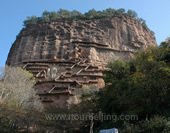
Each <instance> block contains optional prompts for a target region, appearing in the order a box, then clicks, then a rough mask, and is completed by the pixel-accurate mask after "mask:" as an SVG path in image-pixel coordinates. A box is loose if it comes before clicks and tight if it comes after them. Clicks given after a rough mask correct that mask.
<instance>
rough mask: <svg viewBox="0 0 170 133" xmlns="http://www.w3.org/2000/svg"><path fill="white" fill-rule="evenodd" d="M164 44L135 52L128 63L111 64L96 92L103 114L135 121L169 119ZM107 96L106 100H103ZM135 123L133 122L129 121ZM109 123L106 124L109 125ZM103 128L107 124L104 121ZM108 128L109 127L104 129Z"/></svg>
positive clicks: (169, 84) (169, 76)
mask: <svg viewBox="0 0 170 133" xmlns="http://www.w3.org/2000/svg"><path fill="white" fill-rule="evenodd" d="M168 53H169V48H168V45H167V44H164V45H163V46H162V45H161V46H160V47H152V48H148V49H147V50H146V51H140V52H137V53H136V55H135V58H133V59H131V60H130V61H128V62H124V61H113V62H111V63H109V64H108V68H109V69H108V70H106V71H104V75H105V78H104V79H105V83H106V87H105V88H104V89H103V90H102V91H100V92H99V98H98V99H99V100H98V105H99V109H101V110H102V112H103V113H106V114H111V115H114V114H116V115H118V116H119V115H121V114H126V115H137V116H138V120H139V121H142V120H145V119H148V120H150V119H152V118H153V117H154V115H159V116H161V117H165V118H168V117H169V116H170V110H169V108H170V103H169V101H170V64H169V61H168V59H169V57H167V54H168ZM106 97H107V98H106ZM119 122H120V121H118V122H117V124H119V126H120V127H121V123H122V122H120V123H119ZM133 123H135V122H133ZM113 124H115V123H113V122H112V121H110V125H113ZM106 125H109V122H107V124H106ZM108 128H110V127H108Z"/></svg>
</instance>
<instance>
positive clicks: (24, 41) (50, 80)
mask: <svg viewBox="0 0 170 133" xmlns="http://www.w3.org/2000/svg"><path fill="white" fill-rule="evenodd" d="M149 46H156V40H155V37H154V35H153V33H152V32H151V31H150V30H148V29H147V28H146V27H144V26H143V25H141V24H140V23H139V22H138V21H137V20H135V19H133V18H130V17H128V16H113V17H109V18H102V19H94V20H77V21H76V20H62V19H61V20H58V21H55V22H43V23H38V24H36V25H30V26H28V27H27V28H24V29H22V31H21V32H20V34H19V35H18V36H17V39H16V41H15V42H14V44H13V45H12V47H11V50H10V53H9V55H8V59H7V61H6V64H7V65H9V66H20V67H23V68H25V69H27V70H28V71H30V72H32V73H33V74H34V76H35V77H37V84H36V89H37V93H38V94H39V95H40V97H41V100H42V102H43V103H44V105H49V104H52V105H55V106H62V105H65V104H67V103H68V99H69V98H70V97H73V99H74V98H75V97H74V94H73V91H74V90H75V89H76V88H82V86H83V85H93V84H97V85H98V86H99V87H102V86H104V81H103V75H102V70H103V69H104V68H105V66H106V64H107V62H108V61H110V60H112V59H123V60H126V59H128V58H130V57H132V56H133V53H134V52H135V51H136V50H145V49H146V48H147V47H149ZM73 101H75V99H74V100H73Z"/></svg>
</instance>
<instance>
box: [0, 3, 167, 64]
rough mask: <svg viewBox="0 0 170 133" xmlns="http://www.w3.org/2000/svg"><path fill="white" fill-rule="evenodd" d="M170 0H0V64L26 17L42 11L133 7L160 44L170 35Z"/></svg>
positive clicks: (3, 60) (2, 62) (85, 10)
mask: <svg viewBox="0 0 170 133" xmlns="http://www.w3.org/2000/svg"><path fill="white" fill-rule="evenodd" d="M169 6H170V0H0V16H1V17H0V66H4V65H5V61H6V59H7V55H8V52H9V50H10V47H11V45H12V43H13V42H14V41H15V39H16V36H17V35H18V34H19V32H20V31H21V29H22V28H23V21H24V20H25V19H26V17H27V16H32V15H36V16H40V15H41V14H42V12H43V11H45V10H48V11H58V10H59V9H60V8H62V9H67V10H70V11H72V10H73V9H75V10H78V11H80V12H82V13H84V12H87V11H88V10H90V9H93V8H94V9H96V10H104V9H106V8H114V9H119V8H124V9H126V10H128V9H132V10H134V11H136V12H137V14H138V16H139V17H141V18H143V19H145V20H146V24H147V25H148V27H149V28H150V29H151V30H152V31H154V32H155V36H156V39H157V43H158V44H160V42H162V41H164V40H165V39H166V38H167V37H168V36H170V12H169V10H170V7H169Z"/></svg>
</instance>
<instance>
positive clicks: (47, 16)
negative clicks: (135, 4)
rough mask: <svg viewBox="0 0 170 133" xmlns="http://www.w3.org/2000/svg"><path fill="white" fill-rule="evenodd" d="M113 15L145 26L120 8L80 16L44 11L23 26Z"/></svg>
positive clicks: (77, 13)
mask: <svg viewBox="0 0 170 133" xmlns="http://www.w3.org/2000/svg"><path fill="white" fill-rule="evenodd" d="M114 15H127V16H129V17H133V18H135V19H137V20H139V22H140V23H141V24H142V25H144V26H145V27H147V26H146V22H145V20H143V19H142V18H138V17H137V13H136V12H135V11H132V10H128V11H127V12H126V11H125V9H123V8H120V9H117V10H115V9H113V8H108V9H105V10H103V11H96V10H95V9H91V10H89V11H88V12H86V13H84V14H82V13H80V12H78V11H76V10H73V11H68V10H63V9H60V10H59V11H58V12H55V11H52V12H49V11H44V12H43V13H42V16H41V17H36V16H31V17H27V19H26V20H25V21H24V26H26V27H27V26H29V25H32V24H37V23H39V22H49V21H56V20H58V19H74V20H79V19H86V20H91V19H100V18H104V17H112V16H114Z"/></svg>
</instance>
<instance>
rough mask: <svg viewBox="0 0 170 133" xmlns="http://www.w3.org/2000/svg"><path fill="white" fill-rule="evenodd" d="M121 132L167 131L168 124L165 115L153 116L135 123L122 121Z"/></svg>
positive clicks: (147, 132)
mask: <svg viewBox="0 0 170 133" xmlns="http://www.w3.org/2000/svg"><path fill="white" fill-rule="evenodd" d="M120 131H121V133H131V132H134V133H168V131H170V125H168V120H167V119H166V118H165V117H161V116H153V117H152V118H151V119H150V120H148V119H146V120H142V121H140V122H138V123H136V124H133V123H128V122H124V124H123V128H122V129H121V130H120Z"/></svg>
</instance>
